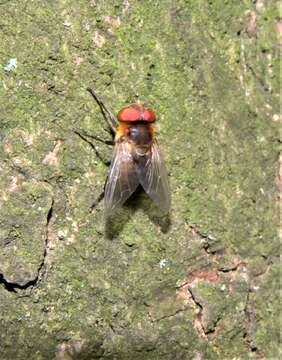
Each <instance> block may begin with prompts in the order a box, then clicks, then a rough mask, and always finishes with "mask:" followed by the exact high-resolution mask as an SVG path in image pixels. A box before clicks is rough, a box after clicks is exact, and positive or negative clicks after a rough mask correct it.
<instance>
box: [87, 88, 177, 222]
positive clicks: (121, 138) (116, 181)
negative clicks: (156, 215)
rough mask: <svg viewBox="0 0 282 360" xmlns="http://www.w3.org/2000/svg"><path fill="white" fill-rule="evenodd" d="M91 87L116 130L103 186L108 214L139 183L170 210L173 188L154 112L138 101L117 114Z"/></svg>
mask: <svg viewBox="0 0 282 360" xmlns="http://www.w3.org/2000/svg"><path fill="white" fill-rule="evenodd" d="M88 91H89V92H90V93H91V94H92V96H93V97H94V99H95V100H96V101H97V103H98V104H99V106H100V108H101V109H102V111H103V114H104V115H105V117H106V118H107V120H108V122H109V125H110V127H111V129H112V130H113V132H114V133H115V138H114V144H115V147H114V152H113V157H112V160H111V165H110V170H109V174H108V177H107V180H106V184H105V189H104V201H105V214H106V217H108V216H110V215H112V214H113V213H114V211H115V210H116V209H117V208H119V207H121V206H122V205H123V204H124V203H125V201H126V200H127V199H128V198H129V197H130V196H131V195H132V194H133V193H134V192H135V190H136V189H137V187H138V185H141V186H142V188H143V189H144V190H145V192H146V193H147V194H148V196H149V197H150V198H151V199H152V200H153V201H154V202H155V204H156V205H157V206H158V207H159V208H160V209H161V210H162V211H163V212H164V214H167V213H168V212H169V210H170V190H169V183H168V175H167V170H166V167H165V164H164V160H163V156H162V154H161V151H160V147H159V144H158V141H157V139H156V136H155V131H154V125H153V124H154V122H155V121H156V115H155V112H154V111H153V110H152V109H150V108H147V107H145V106H144V104H143V103H142V102H139V101H138V102H136V103H134V104H131V105H129V106H126V107H124V108H123V109H121V110H120V111H119V113H118V115H117V118H115V117H114V116H113V114H112V113H111V112H110V111H109V110H108V109H107V108H106V107H105V105H104V104H103V102H102V101H101V100H100V99H99V97H98V96H97V95H96V93H95V92H94V91H93V90H92V89H88Z"/></svg>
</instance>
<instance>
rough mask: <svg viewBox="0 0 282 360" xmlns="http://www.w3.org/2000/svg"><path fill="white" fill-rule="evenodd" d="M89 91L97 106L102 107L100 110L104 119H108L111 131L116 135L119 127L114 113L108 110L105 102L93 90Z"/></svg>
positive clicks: (88, 89) (89, 89)
mask: <svg viewBox="0 0 282 360" xmlns="http://www.w3.org/2000/svg"><path fill="white" fill-rule="evenodd" d="M87 91H88V92H89V93H90V94H91V95H92V96H93V98H94V99H95V101H96V102H97V104H98V105H99V106H100V109H101V112H102V114H103V116H104V118H105V119H106V121H107V123H108V125H109V126H110V128H111V130H112V131H113V132H114V133H115V132H116V128H117V126H118V122H117V119H116V118H115V116H114V115H113V113H112V112H111V111H110V110H108V108H107V107H106V105H105V104H104V103H103V101H102V100H101V99H100V98H99V96H98V95H97V94H96V92H95V91H94V90H93V89H91V88H87Z"/></svg>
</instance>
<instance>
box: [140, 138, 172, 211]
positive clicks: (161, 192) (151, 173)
mask: <svg viewBox="0 0 282 360" xmlns="http://www.w3.org/2000/svg"><path fill="white" fill-rule="evenodd" d="M137 170H138V178H139V181H140V184H141V185H142V186H143V188H144V190H145V191H146V193H147V194H148V195H149V196H150V198H151V199H152V200H153V201H154V202H155V203H156V204H157V205H158V206H159V207H160V208H161V209H162V210H163V211H164V212H165V213H166V214H167V213H168V212H169V209H170V190H169V183H168V176H167V171H166V167H165V164H164V160H163V157H162V154H161V152H160V148H159V145H158V143H157V141H156V140H155V141H154V142H153V144H152V146H151V152H150V153H149V154H148V155H145V157H144V159H143V160H142V161H141V163H138V165H137Z"/></svg>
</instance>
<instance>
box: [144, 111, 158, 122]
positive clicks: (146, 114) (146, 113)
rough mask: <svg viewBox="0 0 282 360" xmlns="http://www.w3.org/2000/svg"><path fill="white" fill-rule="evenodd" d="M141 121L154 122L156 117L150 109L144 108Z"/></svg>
mask: <svg viewBox="0 0 282 360" xmlns="http://www.w3.org/2000/svg"><path fill="white" fill-rule="evenodd" d="M143 119H144V121H147V122H154V121H156V115H155V113H154V111H153V110H152V109H148V108H146V109H145V111H144V113H143Z"/></svg>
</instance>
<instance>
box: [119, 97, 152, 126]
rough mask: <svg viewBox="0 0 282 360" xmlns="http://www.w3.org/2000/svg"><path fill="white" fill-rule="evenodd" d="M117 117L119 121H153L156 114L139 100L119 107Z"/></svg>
mask: <svg viewBox="0 0 282 360" xmlns="http://www.w3.org/2000/svg"><path fill="white" fill-rule="evenodd" d="M117 118H118V121H120V122H136V121H144V122H148V123H153V122H154V121H155V120H156V115H155V113H154V111H153V110H152V109H149V108H146V107H144V105H143V104H142V103H141V102H137V103H136V104H131V105H129V106H126V107H124V108H123V109H121V110H120V112H119V113H118V116H117Z"/></svg>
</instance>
